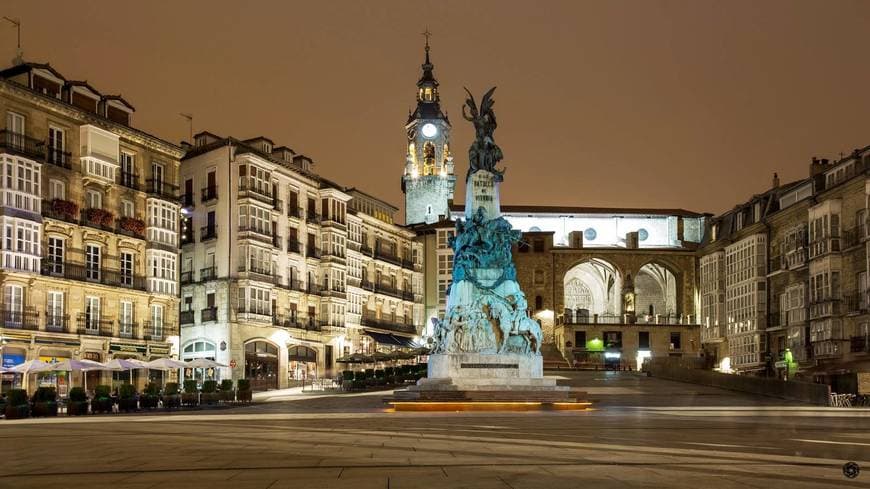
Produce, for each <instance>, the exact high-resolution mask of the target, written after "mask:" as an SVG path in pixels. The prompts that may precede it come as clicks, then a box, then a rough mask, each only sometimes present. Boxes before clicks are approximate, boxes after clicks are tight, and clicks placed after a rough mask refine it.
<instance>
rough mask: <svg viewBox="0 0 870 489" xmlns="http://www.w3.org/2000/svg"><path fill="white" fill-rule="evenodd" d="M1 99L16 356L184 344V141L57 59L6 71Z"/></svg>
mask: <svg viewBox="0 0 870 489" xmlns="http://www.w3.org/2000/svg"><path fill="white" fill-rule="evenodd" d="M0 110H2V111H3V112H4V117H5V121H6V126H5V129H4V130H3V131H2V136H0V164H2V166H3V175H4V177H3V179H2V182H0V192H2V194H3V197H2V202H0V209H2V216H0V221H2V228H3V242H2V248H0V249H2V251H0V253H2V260H0V282H2V287H3V303H2V311H3V312H2V318H3V321H2V324H0V326H2V329H0V336H2V340H3V347H2V357H3V362H4V366H12V365H15V364H18V363H21V362H23V361H26V360H30V359H41V360H44V361H49V362H53V361H60V360H64V359H68V358H72V359H91V360H96V361H107V360H109V359H112V358H137V359H143V360H150V359H155V358H160V357H166V356H170V355H173V354H177V346H178V276H177V270H178V265H177V260H178V250H179V243H178V218H179V209H180V207H179V202H178V172H179V158H180V157H181V155H182V154H183V153H182V150H181V148H179V147H177V146H175V145H173V144H171V143H168V142H166V141H163V140H161V139H159V138H157V137H154V136H152V135H150V134H147V133H145V132H143V131H141V130H138V129H135V128H133V127H132V115H133V112H134V109H133V107H132V105H130V104H129V103H128V102H127V101H126V100H124V99H123V98H122V97H120V96H113V95H104V94H102V93H100V92H98V91H97V90H96V89H95V88H94V87H92V86H91V85H89V84H88V83H86V82H79V81H73V80H67V79H66V78H65V77H64V76H63V75H61V74H60V73H59V72H58V71H56V70H55V69H54V68H52V67H51V66H49V65H47V64H36V63H25V62H21V63H19V64H17V65H16V66H13V67H11V68H8V69H6V70H3V71H0ZM101 375H104V376H110V374H100V373H98V372H95V373H89V374H88V376H89V377H91V378H92V379H91V382H93V384H92V385H96V383H98V382H99V381H101V380H106V379H100V376H101ZM38 377H39V378H38V380H39V382H40V383H43V382H46V383H51V384H53V385H57V387H58V390H59V392H60V393H61V394H62V395H64V394H65V393H66V391H67V389H68V387H69V378H68V376H67V374H63V373H58V374H41V375H39V376H38ZM136 377H137V378H136V379H135V380H136V382H137V383H139V384H140V385H141V384H143V383H144V377H143V378H142V379H138V372H137V374H136ZM10 381H11V382H17V381H18V379H17V378H16V379H10Z"/></svg>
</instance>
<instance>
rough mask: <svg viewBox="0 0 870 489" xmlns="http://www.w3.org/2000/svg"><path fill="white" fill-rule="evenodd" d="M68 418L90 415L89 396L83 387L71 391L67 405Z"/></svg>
mask: <svg viewBox="0 0 870 489" xmlns="http://www.w3.org/2000/svg"><path fill="white" fill-rule="evenodd" d="M66 414H67V416H81V415H83V414H88V395H87V393H86V392H85V390H84V389H83V388H81V387H73V388H72V389H70V390H69V402H68V403H67V405H66Z"/></svg>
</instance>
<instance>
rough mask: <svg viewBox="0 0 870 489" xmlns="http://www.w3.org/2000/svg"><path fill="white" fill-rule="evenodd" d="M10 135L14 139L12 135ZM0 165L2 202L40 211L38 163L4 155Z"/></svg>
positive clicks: (29, 210) (6, 204)
mask: <svg viewBox="0 0 870 489" xmlns="http://www.w3.org/2000/svg"><path fill="white" fill-rule="evenodd" d="M7 127H8V126H7ZM10 137H13V139H14V136H10ZM22 144H23V142H22ZM0 165H2V171H3V179H2V181H0V195H2V204H3V205H4V206H6V207H14V208H16V209H20V210H23V211H28V212H36V213H38V212H41V211H42V209H41V202H42V199H40V197H39V196H40V195H41V190H40V188H41V187H40V165H39V163H35V162H33V161H30V160H27V159H24V158H19V157H13V156H9V155H4V156H3V158H0Z"/></svg>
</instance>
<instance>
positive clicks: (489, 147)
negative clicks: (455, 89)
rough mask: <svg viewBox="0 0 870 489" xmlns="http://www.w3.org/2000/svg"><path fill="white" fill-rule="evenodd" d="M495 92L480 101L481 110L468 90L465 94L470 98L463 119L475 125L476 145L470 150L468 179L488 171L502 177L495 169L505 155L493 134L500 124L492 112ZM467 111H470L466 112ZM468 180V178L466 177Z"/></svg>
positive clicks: (466, 102)
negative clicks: (480, 171)
mask: <svg viewBox="0 0 870 489" xmlns="http://www.w3.org/2000/svg"><path fill="white" fill-rule="evenodd" d="M493 92H495V87H492V88H490V89H489V91H488V92H486V93H485V94H484V95H483V98H482V99H481V100H480V108H478V106H477V103H476V102H475V101H474V96H473V95H471V92H469V91H468V89H467V88H466V89H465V93H467V94H468V98H466V99H465V105H463V106H462V117H463V118H464V119H465V120H467V121H469V122H471V123H472V124H474V133H475V138H474V143H472V145H471V147H470V148H468V163H469V168H468V175H467V176H468V177H470V176H471V175H472V174H474V172H476V171H477V170H486V171H490V172H492V173H495V174H496V175H498V176H501V174H502V172H500V171H498V170H496V169H495V165H497V164H498V162H499V161H501V159H502V157H503V155H502V152H501V148H499V147H498V145H497V144H495V140H494V139H493V136H492V133H493V132H494V131H495V128H496V127H498V122H496V119H495V112H493V111H492V106H493V105H494V104H495V100H493V98H492V94H493ZM466 109H468V110H467V111H466ZM466 179H467V177H466Z"/></svg>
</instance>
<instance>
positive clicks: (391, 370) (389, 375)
mask: <svg viewBox="0 0 870 489" xmlns="http://www.w3.org/2000/svg"><path fill="white" fill-rule="evenodd" d="M384 377H385V378H386V379H387V384H395V383H396V369H395V367H384Z"/></svg>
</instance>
